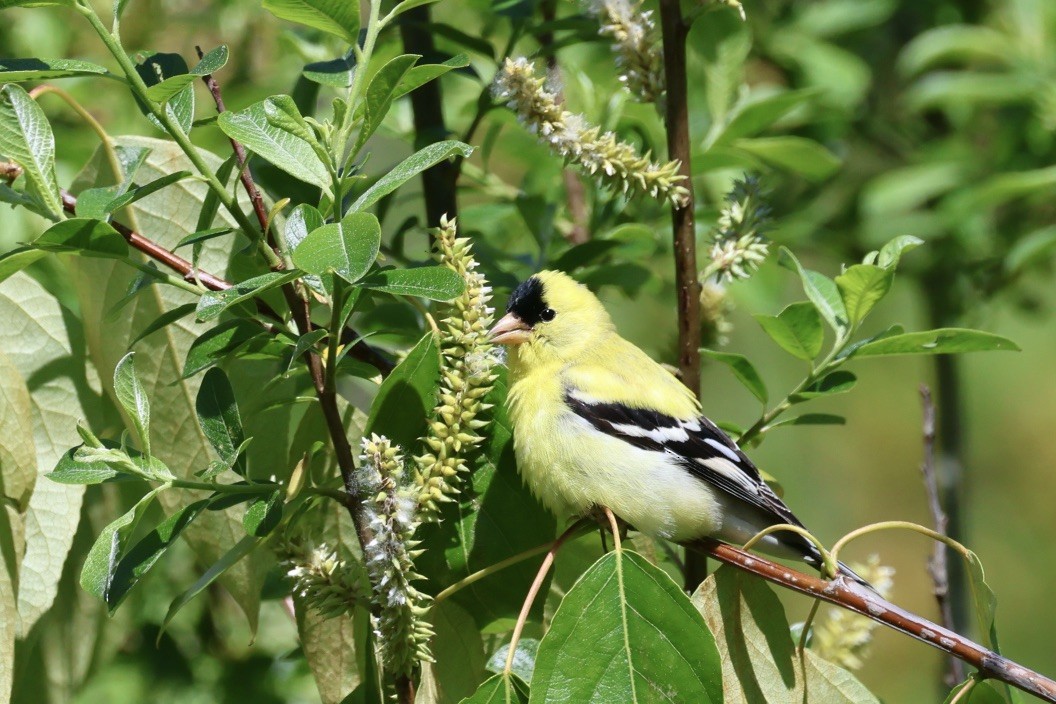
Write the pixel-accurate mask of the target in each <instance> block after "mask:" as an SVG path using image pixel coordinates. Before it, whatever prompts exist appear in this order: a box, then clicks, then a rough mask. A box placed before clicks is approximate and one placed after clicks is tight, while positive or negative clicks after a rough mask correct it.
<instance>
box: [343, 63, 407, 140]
mask: <svg viewBox="0 0 1056 704" xmlns="http://www.w3.org/2000/svg"><path fill="white" fill-rule="evenodd" d="M420 58H422V57H421V56H419V55H417V54H403V55H402V56H397V57H396V58H394V59H391V60H389V61H388V63H386V64H385V65H384V66H382V67H381V68H380V69H378V72H377V73H375V74H374V77H373V78H371V79H370V85H368V86H367V95H366V99H365V100H364V107H363V121H362V122H361V123H360V126H359V133H358V134H357V135H356V144H355V146H354V147H353V148H352V153H353V154H358V153H359V150H360V149H362V148H363V145H364V144H366V143H367V140H368V139H370V136H371V135H372V134H374V132H375V131H376V130H377V129H378V127H379V126H380V125H381V121H382V120H383V119H385V114H386V113H387V112H388V111H389V107H390V106H391V105H392V101H393V100H394V99H395V97H396V88H397V86H399V84H400V81H402V80H403V77H404V76H406V75H407V72H408V71H409V70H410V69H411V67H412V66H414V64H415V62H417V61H418V59H420Z"/></svg>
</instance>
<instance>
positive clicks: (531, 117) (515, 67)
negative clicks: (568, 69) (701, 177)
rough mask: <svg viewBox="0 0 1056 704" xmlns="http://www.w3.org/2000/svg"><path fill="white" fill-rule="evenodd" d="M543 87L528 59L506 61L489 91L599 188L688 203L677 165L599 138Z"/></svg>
mask: <svg viewBox="0 0 1056 704" xmlns="http://www.w3.org/2000/svg"><path fill="white" fill-rule="evenodd" d="M545 82H546V81H545V79H543V78H539V77H537V76H536V75H535V66H534V65H533V64H532V62H530V61H529V60H528V59H526V58H523V57H521V58H517V59H506V63H505V65H504V66H503V67H502V69H501V70H500V71H499V72H498V74H496V76H495V83H494V86H493V88H492V90H493V92H494V93H495V96H496V97H497V98H498V99H500V100H503V101H505V102H506V105H507V106H508V107H509V108H510V109H511V110H513V111H514V112H515V113H516V114H517V117H518V118H519V119H520V121H521V123H522V124H524V125H525V126H526V127H527V128H528V129H529V130H531V131H532V132H534V133H535V134H537V135H538V136H539V138H540V139H541V140H542V141H543V142H545V143H546V144H547V145H548V146H549V147H550V148H551V149H553V150H554V152H556V153H557V154H558V155H560V156H561V157H562V158H564V159H565V161H567V162H568V163H570V164H575V165H577V166H579V167H580V168H582V169H584V170H585V171H586V172H587V173H588V174H590V175H592V176H595V177H597V178H598V179H599V180H600V182H601V183H602V184H603V185H605V186H608V187H611V188H613V189H615V190H617V191H619V192H621V193H630V192H635V193H644V194H648V195H650V196H652V197H653V198H656V199H658V200H667V201H670V202H671V203H672V204H673V205H675V206H684V205H685V204H686V203H687V202H688V198H689V191H688V190H687V189H686V188H685V187H683V186H681V185H679V182H680V181H683V180H685V176H683V175H682V174H680V173H679V168H680V167H681V164H680V163H679V162H678V161H668V162H663V163H661V162H654V161H652V160H651V158H650V154H648V153H647V154H645V155H644V156H642V155H640V154H638V152H637V151H636V150H635V148H634V147H633V146H631V145H630V144H627V143H626V142H621V141H619V140H618V139H617V138H616V135H615V134H614V133H613V132H602V131H601V128H600V127H596V126H592V125H590V124H589V123H588V122H587V120H586V118H584V117H583V116H582V115H579V114H576V113H572V112H569V111H567V110H565V109H564V108H562V107H561V103H560V101H559V99H558V96H557V94H556V93H555V92H553V91H550V90H547V88H546V87H545V85H544V84H545Z"/></svg>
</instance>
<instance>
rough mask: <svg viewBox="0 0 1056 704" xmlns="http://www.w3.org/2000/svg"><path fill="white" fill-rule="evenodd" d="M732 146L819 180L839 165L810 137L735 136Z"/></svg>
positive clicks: (830, 153) (780, 166) (835, 159)
mask: <svg viewBox="0 0 1056 704" xmlns="http://www.w3.org/2000/svg"><path fill="white" fill-rule="evenodd" d="M733 146H734V147H735V148H736V149H739V150H741V151H745V152H748V153H749V154H751V155H752V156H756V157H759V158H760V159H762V160H763V161H765V162H767V163H768V164H772V165H773V166H776V167H778V168H781V169H786V170H788V171H794V172H795V173H798V174H802V175H803V176H805V177H806V178H808V179H810V180H812V181H822V180H824V179H826V178H828V177H829V176H832V175H833V174H834V173H836V171H838V170H839V168H840V160H839V158H838V157H837V156H836V155H835V154H833V153H832V152H830V151H829V150H828V149H826V148H825V147H823V146H821V145H820V144H818V143H817V142H815V141H814V140H812V139H805V138H803V137H791V136H785V137H755V138H752V139H738V140H735V141H734V142H733Z"/></svg>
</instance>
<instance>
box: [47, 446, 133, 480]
mask: <svg viewBox="0 0 1056 704" xmlns="http://www.w3.org/2000/svg"><path fill="white" fill-rule="evenodd" d="M82 447H84V446H83V445H78V446H77V447H73V448H70V450H68V451H67V452H66V454H64V455H63V456H62V459H60V460H59V463H58V464H57V465H55V469H53V470H51V471H50V472H48V473H47V474H45V475H44V476H45V477H47V478H48V479H49V480H51V481H53V482H58V483H59V484H86V485H87V484H102V483H103V482H115V481H129V480H133V479H136V477H135V476H132V475H129V474H126V473H123V472H119V471H117V470H116V469H114V468H113V467H111V466H110V465H108V464H107V463H105V462H103V461H101V460H94V461H86V460H84V459H80V458H79V457H78V456H77V455H78V451H79V450H80V449H81V448H82Z"/></svg>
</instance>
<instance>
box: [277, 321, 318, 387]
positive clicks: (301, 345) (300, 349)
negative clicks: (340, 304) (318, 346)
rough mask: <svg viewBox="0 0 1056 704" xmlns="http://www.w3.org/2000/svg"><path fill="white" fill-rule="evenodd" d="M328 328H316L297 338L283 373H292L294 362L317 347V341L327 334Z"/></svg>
mask: <svg viewBox="0 0 1056 704" xmlns="http://www.w3.org/2000/svg"><path fill="white" fill-rule="evenodd" d="M327 334H328V333H327V332H326V330H321V329H316V330H312V331H311V332H306V333H305V334H303V335H301V336H300V337H298V338H297V342H296V343H294V345H293V349H291V350H290V358H289V361H288V363H287V364H286V365H285V367H284V368H283V370H282V375H283V376H287V375H289V373H290V368H291V367H292V366H293V363H294V362H296V361H297V360H298V359H300V358H301V357H302V356H303V355H304V353H305V352H307V351H308V350H310V349H312V348H314V347H315V343H317V342H319V341H320V340H322V339H323V338H324V337H326V336H327Z"/></svg>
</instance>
